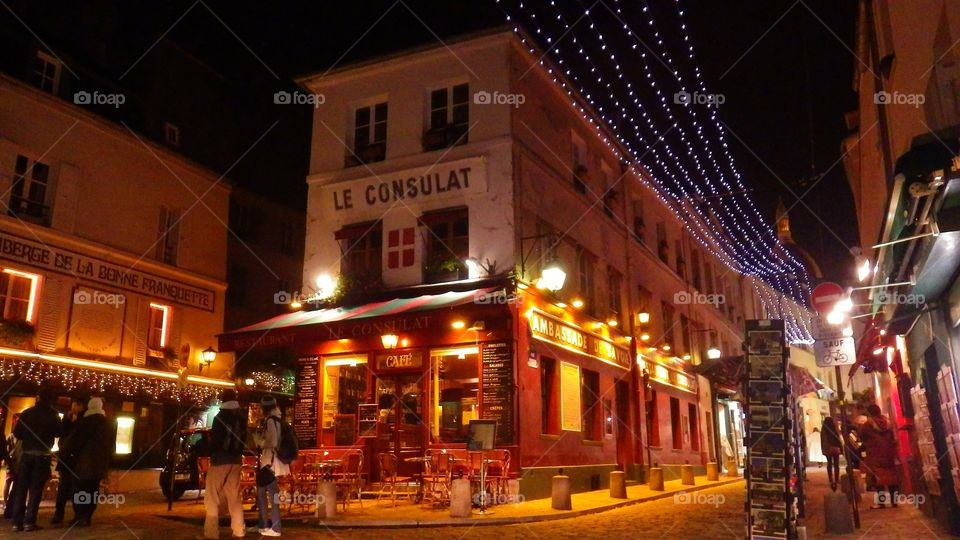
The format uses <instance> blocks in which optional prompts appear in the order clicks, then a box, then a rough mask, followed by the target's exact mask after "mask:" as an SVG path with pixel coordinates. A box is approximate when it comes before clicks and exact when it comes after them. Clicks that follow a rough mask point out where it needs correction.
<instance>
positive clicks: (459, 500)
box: [450, 478, 473, 518]
mask: <svg viewBox="0 0 960 540" xmlns="http://www.w3.org/2000/svg"><path fill="white" fill-rule="evenodd" d="M471 508H473V498H472V496H471V494H470V480H469V479H468V478H455V479H454V480H453V482H451V483H450V517H455V518H468V517H470V509H471Z"/></svg>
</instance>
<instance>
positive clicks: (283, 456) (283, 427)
mask: <svg viewBox="0 0 960 540" xmlns="http://www.w3.org/2000/svg"><path fill="white" fill-rule="evenodd" d="M269 418H272V419H274V420H276V421H277V423H278V424H280V444H279V445H278V446H277V453H276V455H277V459H279V460H280V462H281V463H283V464H284V465H289V464H291V463H293V462H294V461H295V460H296V459H297V455H298V454H299V453H300V448H299V447H298V446H297V436H296V434H295V433H294V432H293V428H292V427H290V424H288V423H286V422H284V421H283V420H281V419H279V418H277V417H276V416H269V417H268V419H269Z"/></svg>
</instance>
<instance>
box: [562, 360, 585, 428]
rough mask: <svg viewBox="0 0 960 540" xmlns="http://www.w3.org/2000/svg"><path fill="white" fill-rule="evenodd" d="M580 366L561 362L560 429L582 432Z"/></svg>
mask: <svg viewBox="0 0 960 540" xmlns="http://www.w3.org/2000/svg"><path fill="white" fill-rule="evenodd" d="M582 414H583V411H581V410H580V366H578V365H576V364H568V363H567V362H560V429H562V430H563V431H581V430H582V429H583V428H582V426H581V424H580V421H581V419H582Z"/></svg>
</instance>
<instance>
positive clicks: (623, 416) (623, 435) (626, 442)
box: [616, 381, 633, 471]
mask: <svg viewBox="0 0 960 540" xmlns="http://www.w3.org/2000/svg"><path fill="white" fill-rule="evenodd" d="M629 396H630V386H629V385H628V384H627V381H617V385H616V399H617V405H616V407H617V419H616V430H617V431H616V433H617V465H618V466H619V469H620V470H621V471H625V470H626V467H627V464H629V463H631V461H632V456H631V452H630V449H631V447H632V446H633V430H632V429H630V425H631V424H630V397H629Z"/></svg>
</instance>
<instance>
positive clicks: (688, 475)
mask: <svg viewBox="0 0 960 540" xmlns="http://www.w3.org/2000/svg"><path fill="white" fill-rule="evenodd" d="M680 483H681V484H683V485H685V486H694V485H696V484H697V481H696V480H694V478H693V467H692V466H690V465H681V466H680Z"/></svg>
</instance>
